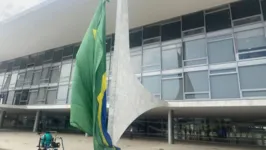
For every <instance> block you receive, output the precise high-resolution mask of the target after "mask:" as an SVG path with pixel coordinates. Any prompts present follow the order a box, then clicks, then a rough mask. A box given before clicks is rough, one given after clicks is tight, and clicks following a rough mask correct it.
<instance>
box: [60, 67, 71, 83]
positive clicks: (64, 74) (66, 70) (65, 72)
mask: <svg viewBox="0 0 266 150" xmlns="http://www.w3.org/2000/svg"><path fill="white" fill-rule="evenodd" d="M71 67H72V63H69V64H63V65H62V68H61V75H60V82H68V81H69V79H70V75H71V74H70V73H71Z"/></svg>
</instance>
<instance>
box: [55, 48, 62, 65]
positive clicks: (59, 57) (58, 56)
mask: <svg viewBox="0 0 266 150" xmlns="http://www.w3.org/2000/svg"><path fill="white" fill-rule="evenodd" d="M62 52H63V50H56V51H54V56H53V62H54V63H55V62H60V61H62Z"/></svg>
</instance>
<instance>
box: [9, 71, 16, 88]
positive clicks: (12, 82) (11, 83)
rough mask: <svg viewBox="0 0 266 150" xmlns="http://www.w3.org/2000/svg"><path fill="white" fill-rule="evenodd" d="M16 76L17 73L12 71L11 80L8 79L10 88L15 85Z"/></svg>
mask: <svg viewBox="0 0 266 150" xmlns="http://www.w3.org/2000/svg"><path fill="white" fill-rule="evenodd" d="M17 77H18V73H12V77H11V81H10V85H9V87H10V88H14V87H15V85H16V81H17Z"/></svg>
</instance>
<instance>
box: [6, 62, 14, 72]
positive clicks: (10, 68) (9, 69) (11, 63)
mask: <svg viewBox="0 0 266 150" xmlns="http://www.w3.org/2000/svg"><path fill="white" fill-rule="evenodd" d="M13 63H14V60H12V61H9V62H8V64H7V72H9V71H12V65H13Z"/></svg>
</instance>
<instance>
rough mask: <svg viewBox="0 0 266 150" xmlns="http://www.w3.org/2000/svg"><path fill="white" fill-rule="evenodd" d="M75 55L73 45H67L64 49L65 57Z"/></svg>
mask: <svg viewBox="0 0 266 150" xmlns="http://www.w3.org/2000/svg"><path fill="white" fill-rule="evenodd" d="M72 56H73V46H67V47H65V48H64V50H63V57H64V58H65V57H67V58H72Z"/></svg>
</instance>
